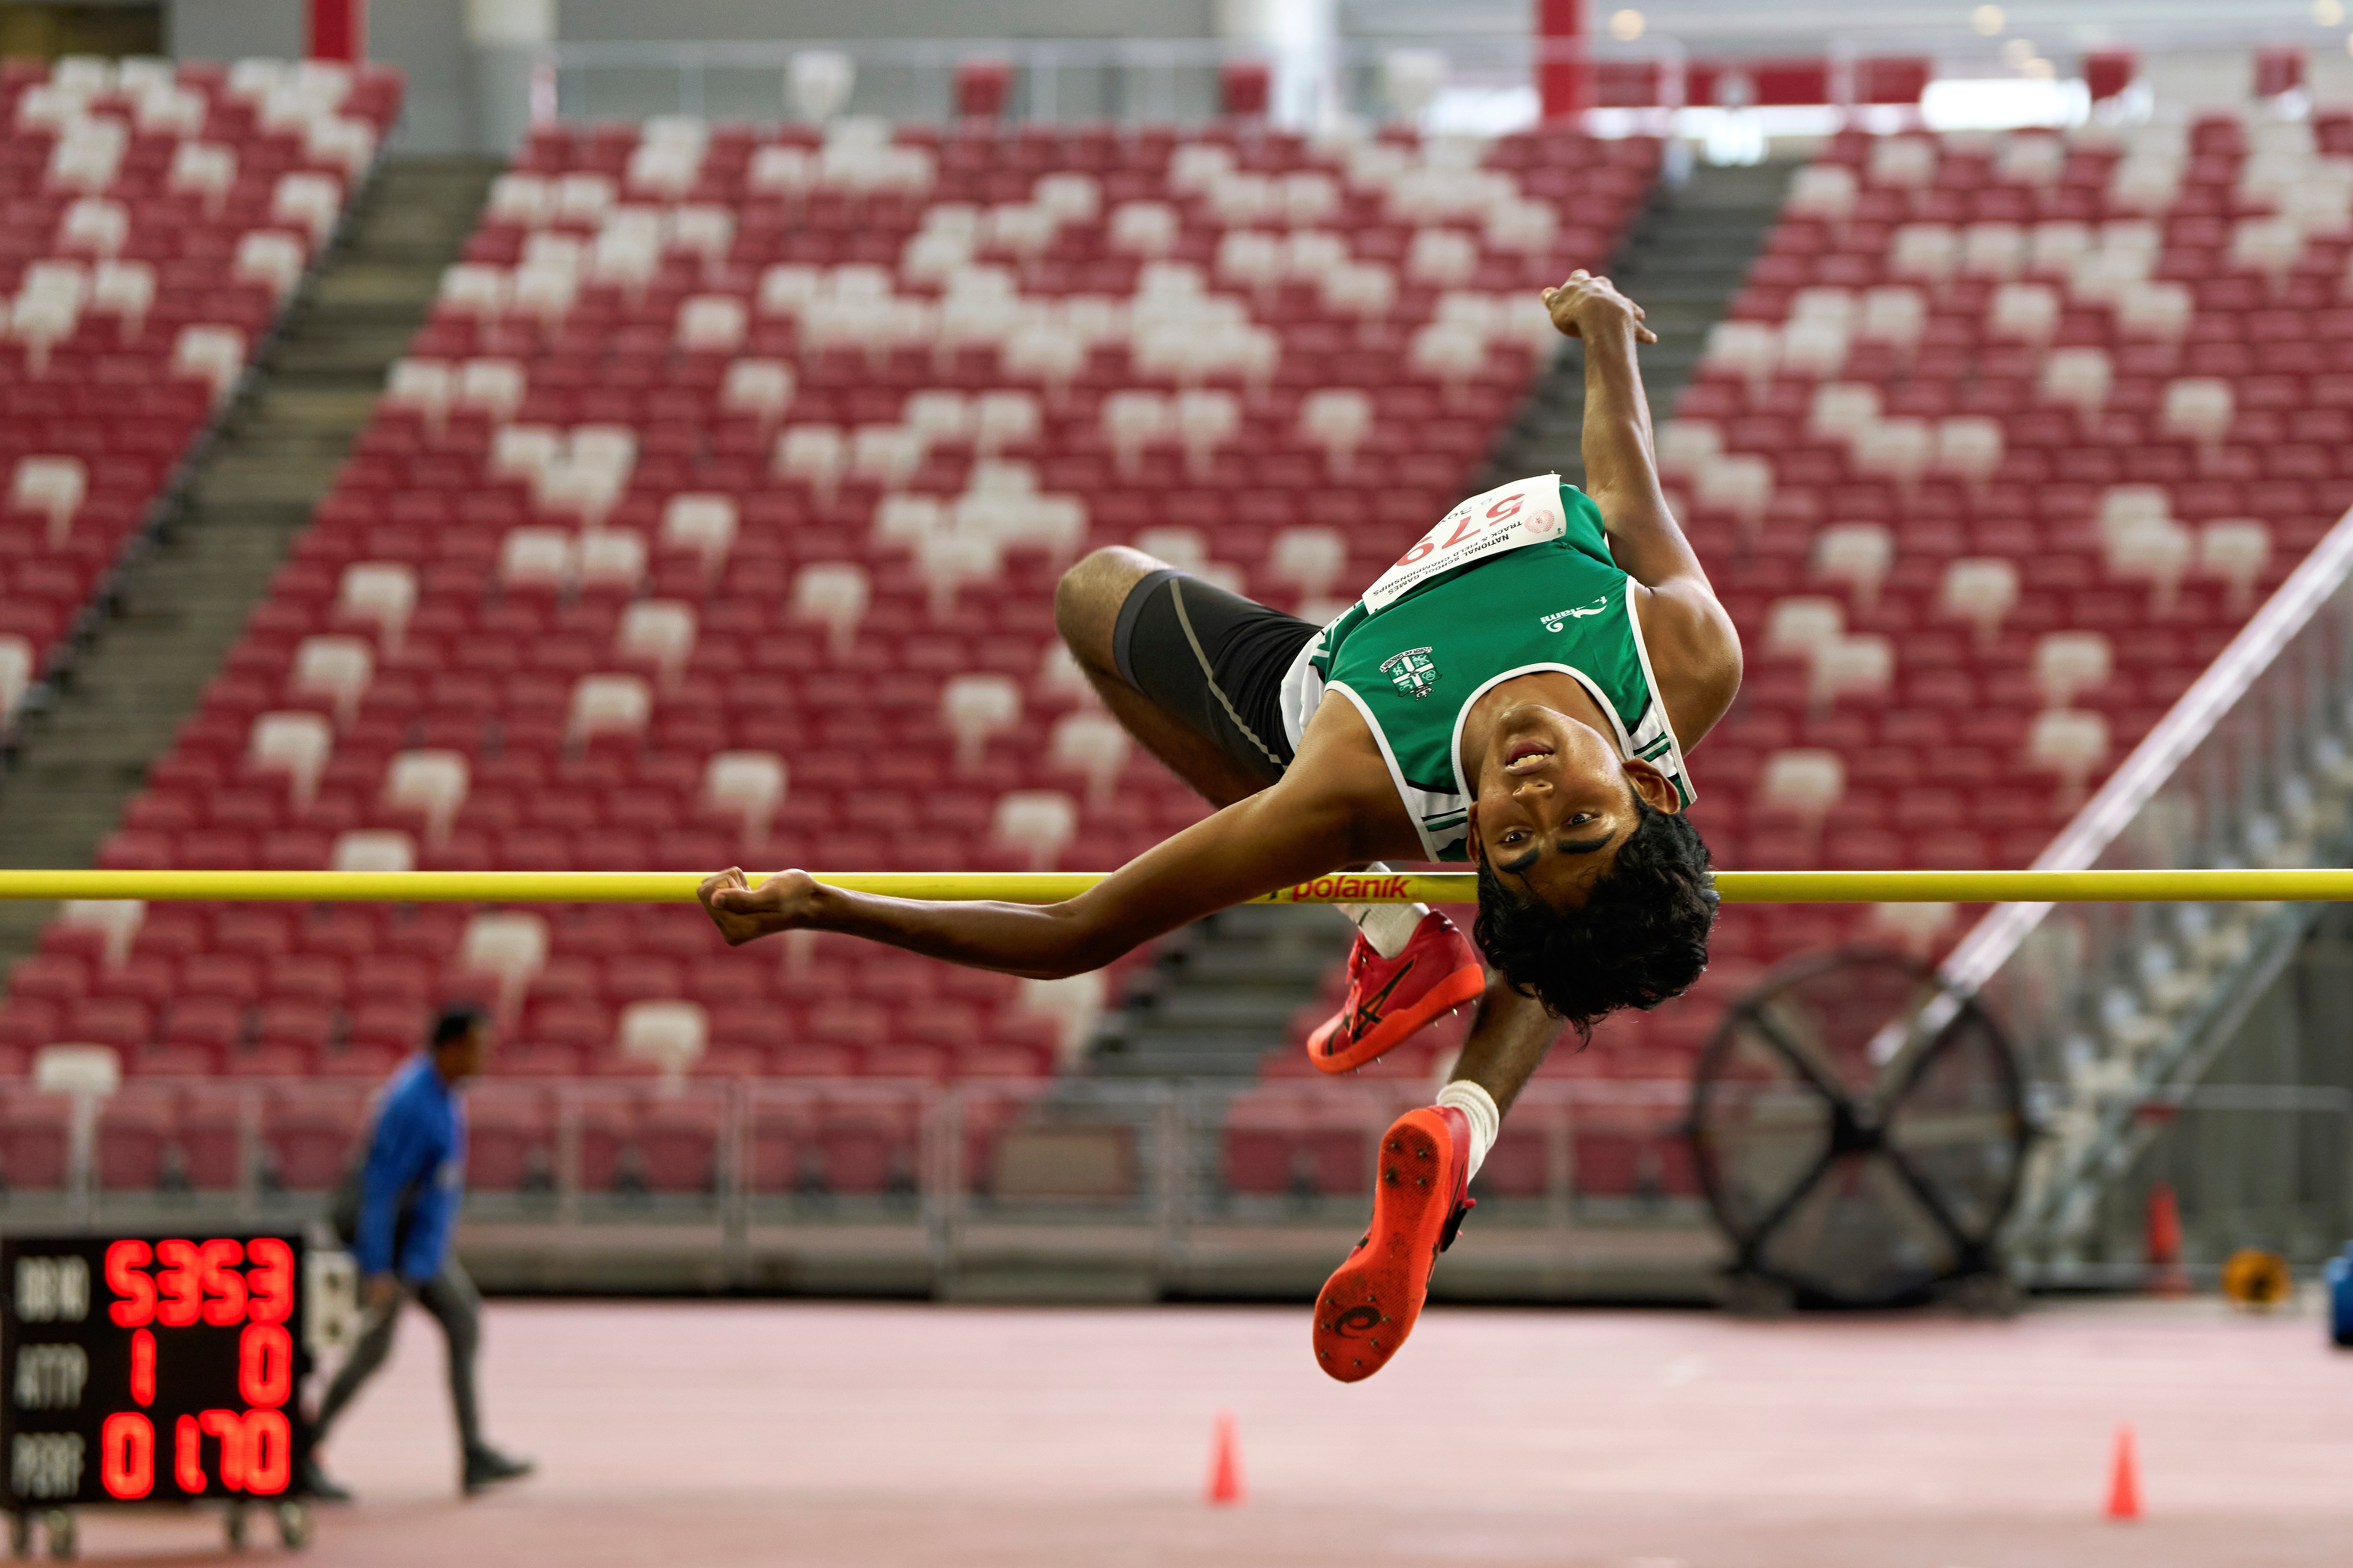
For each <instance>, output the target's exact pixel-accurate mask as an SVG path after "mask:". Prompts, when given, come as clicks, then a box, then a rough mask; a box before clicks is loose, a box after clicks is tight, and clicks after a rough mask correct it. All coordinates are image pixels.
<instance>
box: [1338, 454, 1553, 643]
mask: <svg viewBox="0 0 2353 1568" xmlns="http://www.w3.org/2000/svg"><path fill="white" fill-rule="evenodd" d="M1567 528H1568V517H1567V513H1565V512H1563V511H1562V510H1561V506H1560V476H1559V475H1558V474H1538V475H1536V476H1535V478H1533V479H1517V480H1514V481H1513V482H1512V483H1511V484H1508V485H1500V486H1498V487H1496V488H1495V489H1492V490H1489V491H1488V492H1487V493H1486V494H1484V495H1475V496H1472V498H1471V499H1470V500H1466V501H1464V502H1463V503H1462V504H1461V505H1460V506H1458V507H1456V508H1455V509H1454V510H1452V511H1450V512H1448V513H1447V514H1446V516H1445V518H1444V519H1443V520H1442V521H1440V523H1439V525H1438V526H1437V527H1436V528H1433V529H1431V530H1430V531H1429V532H1428V533H1425V534H1423V535H1422V536H1421V538H1420V539H1419V541H1418V542H1416V543H1415V545H1414V547H1413V548H1412V549H1410V550H1409V551H1407V552H1405V553H1404V554H1403V555H1400V556H1398V559H1397V564H1396V565H1394V566H1391V567H1390V568H1389V569H1388V571H1386V572H1384V573H1382V574H1380V577H1379V578H1378V579H1377V581H1376V582H1375V583H1374V584H1373V585H1372V586H1371V587H1369V588H1367V589H1366V590H1365V610H1366V614H1368V615H1378V614H1379V613H1380V612H1381V611H1383V610H1385V609H1387V608H1388V607H1389V606H1390V605H1394V604H1396V603H1397V602H1398V600H1399V599H1402V598H1404V597H1405V596H1406V595H1408V594H1410V593H1411V592H1413V591H1414V590H1415V589H1416V588H1418V587H1419V586H1421V584H1424V583H1427V582H1429V581H1430V579H1431V578H1433V577H1435V576H1438V575H1439V574H1440V573H1444V572H1451V571H1452V570H1454V568H1456V567H1457V566H1468V565H1470V564H1471V563H1472V562H1474V561H1486V560H1490V559H1492V558H1493V557H1494V556H1497V555H1501V554H1503V553H1504V552H1506V551H1511V550H1517V549H1519V548H1520V547H1521V546H1522V545H1524V544H1541V543H1543V542H1545V541H1546V540H1547V539H1558V538H1559V537H1560V536H1561V535H1562V533H1564V532H1565V531H1567Z"/></svg>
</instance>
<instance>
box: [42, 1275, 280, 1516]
mask: <svg viewBox="0 0 2353 1568" xmlns="http://www.w3.org/2000/svg"><path fill="white" fill-rule="evenodd" d="M304 1256H305V1255H304V1252H303V1242H302V1239H301V1237H268V1236H261V1237H248V1236H226V1237H224V1236H212V1237H206V1236H202V1235H197V1236H181V1237H169V1238H166V1239H162V1240H158V1239H157V1238H156V1237H153V1236H148V1237H112V1236H105V1235H100V1236H59V1237H46V1238H44V1237H28V1236H24V1235H7V1236H0V1457H5V1456H10V1455H13V1456H15V1458H14V1459H13V1460H11V1461H9V1462H8V1463H7V1464H6V1465H5V1466H0V1510H21V1509H36V1508H52V1507H70V1506H75V1505H79V1504H88V1503H103V1502H136V1501H164V1500H191V1499H195V1498H202V1497H223V1496H227V1497H239V1496H250V1497H255V1498H271V1499H275V1498H279V1497H283V1496H290V1495H293V1494H295V1493H296V1492H297V1491H299V1484H298V1480H297V1478H299V1477H300V1476H301V1473H302V1466H303V1456H304V1455H305V1454H306V1453H307V1452H308V1451H309V1445H310V1441H311V1436H310V1427H309V1426H307V1425H306V1423H305V1422H304V1419H303V1416H302V1414H301V1406H300V1402H299V1401H298V1399H297V1398H296V1394H297V1392H298V1390H300V1389H301V1385H302V1380H303V1378H304V1377H305V1376H306V1375H307V1374H308V1373H309V1369H310V1356H309V1354H308V1352H307V1351H306V1350H305V1349H304V1346H303V1342H302V1336H301V1333H300V1332H299V1331H298V1325H299V1324H300V1322H301V1318H300V1314H301V1312H302V1311H303V1310H304V1307H303V1301H302V1297H301V1290H302V1289H303V1288H304V1281H305V1279H306V1278H307V1275H306V1273H305V1269H304ZM10 1282H13V1283H14V1284H15V1287H16V1288H15V1289H14V1290H13V1291H11V1290H8V1289H5V1286H6V1285H7V1284H8V1283H10ZM52 1455H54V1456H58V1458H57V1459H56V1460H55V1461H51V1460H50V1459H48V1458H45V1456H52ZM27 1456H30V1458H27ZM66 1458H71V1459H72V1460H73V1461H74V1462H72V1463H70V1464H69V1463H66V1462H64V1461H65V1459H66Z"/></svg>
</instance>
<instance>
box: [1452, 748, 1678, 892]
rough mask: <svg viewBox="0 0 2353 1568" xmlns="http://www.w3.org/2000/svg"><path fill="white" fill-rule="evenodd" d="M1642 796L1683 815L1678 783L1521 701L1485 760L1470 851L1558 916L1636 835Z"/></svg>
mask: <svg viewBox="0 0 2353 1568" xmlns="http://www.w3.org/2000/svg"><path fill="white" fill-rule="evenodd" d="M1636 795H1640V796H1641V798H1642V799H1643V800H1645V801H1648V802H1649V803H1650V804H1651V805H1653V806H1655V807H1656V808H1658V809H1659V810H1661V811H1663V812H1669V813H1672V812H1675V811H1678V810H1680V809H1681V808H1682V802H1681V800H1680V799H1679V798H1678V796H1677V795H1676V794H1675V787H1674V784H1673V781H1672V780H1671V779H1669V778H1668V777H1667V775H1666V774H1664V773H1661V772H1660V771H1659V770H1658V769H1657V768H1655V767H1653V766H1652V765H1651V764H1650V763H1646V762H1643V761H1641V759H1639V758H1629V757H1621V756H1620V755H1619V754H1618V748H1617V746H1616V745H1614V744H1613V743H1612V742H1610V740H1609V737H1608V736H1606V735H1604V734H1602V733H1601V731H1599V730H1597V729H1595V728H1594V727H1593V726H1592V725H1590V724H1588V723H1586V722H1584V721H1582V720H1579V719H1574V718H1571V717H1570V716H1569V715H1567V714H1566V713H1563V712H1561V711H1560V710H1558V709H1556V708H1547V707H1545V706H1544V705H1542V704H1541V703H1535V702H1526V703H1522V704H1520V705H1519V706H1518V707H1516V708H1512V709H1508V710H1505V711H1504V713H1503V714H1502V715H1501V716H1500V717H1498V718H1497V719H1496V721H1495V725H1494V729H1493V731H1491V732H1490V734H1489V737H1488V742H1487V752H1486V755H1485V756H1483V757H1482V758H1481V759H1480V761H1479V768H1478V784H1477V785H1476V787H1475V792H1474V794H1473V795H1472V803H1471V819H1470V833H1471V845H1472V853H1473V854H1474V855H1475V856H1477V857H1478V858H1481V859H1483V860H1484V861H1485V862H1486V863H1487V864H1488V866H1490V867H1491V868H1493V870H1494V871H1495V874H1496V875H1497V876H1498V877H1499V878H1501V879H1503V881H1504V884H1505V885H1506V886H1508V887H1513V888H1517V889H1525V891H1527V892H1529V893H1532V894H1534V895H1535V897H1536V898H1537V899H1539V900H1543V901H1544V902H1545V903H1546V904H1547V905H1549V906H1550V907H1552V908H1554V909H1556V910H1560V909H1574V908H1577V907H1578V906H1580V905H1582V904H1583V903H1584V902H1585V897H1586V894H1587V892H1588V890H1589V889H1591V888H1592V886H1593V884H1594V883H1595V882H1597V881H1599V879H1601V878H1603V877H1606V876H1608V875H1609V868H1610V867H1611V866H1612V865H1614V864H1615V863H1616V861H1617V857H1618V847H1619V846H1620V844H1622V843H1624V842H1625V840H1626V837H1627V835H1629V834H1630V833H1632V832H1633V831H1634V828H1635V826H1636V824H1637V821H1638V820H1639V819H1638V816H1637V813H1636V807H1635V804H1634V797H1635V796H1636Z"/></svg>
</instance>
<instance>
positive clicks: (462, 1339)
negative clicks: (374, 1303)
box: [311, 1258, 482, 1454]
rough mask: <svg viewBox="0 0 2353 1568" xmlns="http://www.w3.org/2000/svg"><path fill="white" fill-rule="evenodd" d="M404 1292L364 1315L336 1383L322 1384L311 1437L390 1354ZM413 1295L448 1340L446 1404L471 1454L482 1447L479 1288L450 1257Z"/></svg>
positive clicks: (322, 1432)
mask: <svg viewBox="0 0 2353 1568" xmlns="http://www.w3.org/2000/svg"><path fill="white" fill-rule="evenodd" d="M409 1294H410V1290H409V1288H408V1287H406V1286H404V1287H403V1288H402V1289H401V1293H400V1294H399V1295H398V1296H396V1297H395V1298H394V1299H393V1300H392V1304H391V1305H390V1306H387V1307H385V1308H384V1309H382V1310H378V1311H372V1312H370V1313H368V1314H367V1316H366V1318H365V1320H364V1324H363V1326H362V1328H361V1330H360V1341H359V1343H357V1344H355V1345H353V1347H352V1355H351V1359H350V1360H349V1361H347V1362H345V1363H343V1370H342V1371H341V1372H338V1373H335V1381H334V1382H333V1383H332V1384H328V1385H327V1396H326V1398H325V1399H323V1400H322V1401H321V1402H320V1404H319V1415H318V1418H317V1419H316V1420H315V1421H314V1422H313V1423H312V1424H311V1441H313V1442H317V1443H323V1442H324V1441H325V1440H326V1437H327V1433H328V1430H329V1429H330V1428H331V1427H332V1426H334V1424H335V1417H336V1416H338V1415H342V1414H343V1406H344V1405H349V1404H350V1403H351V1402H352V1396H353V1394H357V1393H358V1392H359V1391H360V1384H364V1383H365V1382H366V1381H367V1380H368V1379H369V1378H371V1377H374V1376H375V1373H376V1369H377V1368H378V1367H380V1366H382V1365H384V1358H385V1356H388V1355H390V1354H391V1353H392V1334H393V1331H394V1329H396V1328H397V1327H398V1326H399V1323H400V1309H401V1307H402V1306H403V1305H404V1304H405V1303H406V1301H407V1300H408V1297H409ZM415 1294H416V1298H417V1304H418V1305H419V1306H421V1307H423V1308H424V1309H425V1310H427V1311H428V1312H430V1313H432V1314H433V1316H434V1318H435V1320H436V1321H438V1322H439V1323H440V1325H441V1334H442V1337H443V1338H445V1339H447V1340H448V1342H449V1405H450V1408H451V1410H452V1411H453V1412H454V1413H455V1414H456V1415H457V1417H458V1436H459V1439H460V1440H461V1441H462V1442H463V1443H464V1444H465V1446H466V1447H465V1451H466V1452H467V1453H469V1454H470V1453H472V1452H473V1451H474V1450H475V1449H477V1448H479V1447H481V1446H482V1421H481V1414H480V1406H479V1405H477V1403H476V1401H475V1396H474V1352H475V1350H476V1349H477V1348H479V1347H480V1344H481V1342H482V1297H481V1292H480V1291H478V1290H476V1289H474V1282H473V1281H472V1280H471V1279H467V1278H466V1271H465V1270H464V1269H463V1268H459V1267H458V1260H457V1259H456V1258H449V1259H448V1260H447V1261H445V1262H444V1263H443V1264H442V1265H441V1271H440V1272H439V1273H438V1274H436V1275H435V1276H433V1278H432V1279H427V1281H426V1282H425V1283H424V1284H422V1285H419V1286H417V1287H415Z"/></svg>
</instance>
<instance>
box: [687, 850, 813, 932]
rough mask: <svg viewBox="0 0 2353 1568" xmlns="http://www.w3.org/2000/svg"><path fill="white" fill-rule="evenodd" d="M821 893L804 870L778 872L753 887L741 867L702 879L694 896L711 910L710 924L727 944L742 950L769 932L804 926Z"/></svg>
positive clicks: (731, 868) (731, 867)
mask: <svg viewBox="0 0 2353 1568" xmlns="http://www.w3.org/2000/svg"><path fill="white" fill-rule="evenodd" d="M821 891H822V889H819V888H818V883H817V879H816V878H814V877H812V876H810V875H809V874H808V873H807V871H779V872H777V873H776V875H775V876H773V877H771V878H769V879H767V880H766V881H765V882H763V883H761V884H760V885H759V886H758V887H756V888H754V887H753V886H752V885H751V883H750V881H749V880H748V879H745V877H744V872H743V870H742V868H739V867H734V866H730V867H729V868H727V869H725V870H724V871H722V872H720V873H719V874H718V875H717V876H715V877H705V878H704V879H702V886H701V887H700V888H698V889H695V896H696V897H698V898H700V899H701V900H702V907H703V908H704V909H706V910H710V911H711V923H712V924H713V925H715V926H717V927H718V928H719V934H720V935H722V936H723V937H725V938H726V939H727V945H728V946H730V947H741V946H743V945H744V943H745V942H750V941H752V940H753V939H754V938H755V937H763V936H766V935H768V934H769V933H770V932H772V931H792V930H795V929H797V927H800V926H805V925H807V924H808V923H809V921H810V918H811V916H813V915H814V914H815V913H816V907H817V900H818V898H819V896H820V895H821Z"/></svg>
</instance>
